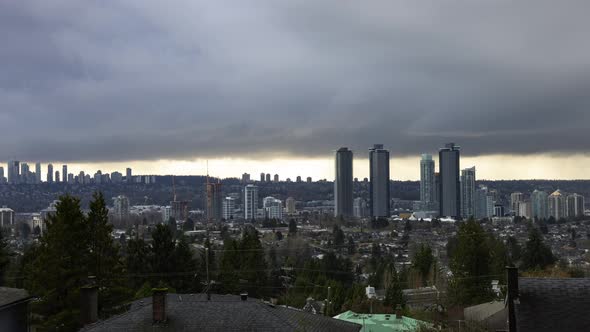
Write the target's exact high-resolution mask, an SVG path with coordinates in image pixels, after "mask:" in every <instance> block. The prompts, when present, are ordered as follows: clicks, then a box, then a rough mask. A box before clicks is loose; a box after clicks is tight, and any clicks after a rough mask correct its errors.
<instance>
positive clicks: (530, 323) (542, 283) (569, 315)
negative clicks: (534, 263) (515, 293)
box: [515, 278, 590, 332]
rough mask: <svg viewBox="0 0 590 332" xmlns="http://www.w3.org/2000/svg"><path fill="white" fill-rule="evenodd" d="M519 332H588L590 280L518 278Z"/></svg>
mask: <svg viewBox="0 0 590 332" xmlns="http://www.w3.org/2000/svg"><path fill="white" fill-rule="evenodd" d="M518 283H519V295H520V296H519V299H518V302H517V304H516V305H515V313H516V324H517V331H518V332H528V331H535V332H544V331H547V332H549V331H563V332H568V331H590V314H589V313H590V279H541V278H520V279H519V281H518Z"/></svg>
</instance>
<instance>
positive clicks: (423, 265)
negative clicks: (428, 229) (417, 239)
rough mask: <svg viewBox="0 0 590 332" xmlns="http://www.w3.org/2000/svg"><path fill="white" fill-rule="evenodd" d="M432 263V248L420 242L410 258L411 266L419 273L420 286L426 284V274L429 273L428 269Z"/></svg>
mask: <svg viewBox="0 0 590 332" xmlns="http://www.w3.org/2000/svg"><path fill="white" fill-rule="evenodd" d="M433 264H434V256H433V255H432V249H430V247H429V246H427V245H425V244H421V245H420V247H419V248H418V251H417V252H416V254H415V255H414V259H413V260H412V267H413V268H415V269H416V270H417V271H418V273H419V274H420V278H421V281H422V287H426V286H427V280H428V276H429V275H430V269H431V268H432V265H433Z"/></svg>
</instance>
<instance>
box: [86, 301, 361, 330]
mask: <svg viewBox="0 0 590 332" xmlns="http://www.w3.org/2000/svg"><path fill="white" fill-rule="evenodd" d="M166 312H167V317H168V322H167V323H166V324H163V325H157V326H156V325H153V323H152V298H151V297H150V298H144V299H142V300H138V301H135V302H134V303H133V304H132V306H131V309H130V310H129V311H128V312H126V313H124V314H122V315H119V316H116V317H113V318H110V319H107V320H105V321H101V322H98V323H95V324H92V325H89V326H87V327H86V328H84V329H82V331H87V332H98V331H105V332H114V331H125V332H135V331H151V330H152V329H154V330H157V331H310V332H315V331H318V332H319V331H338V332H348V331H350V332H353V331H354V332H358V331H359V330H360V329H361V326H360V325H358V324H353V323H349V322H345V321H340V320H337V319H333V318H330V317H325V316H321V315H313V314H310V313H307V312H304V311H301V310H298V309H293V308H285V307H282V306H272V305H269V304H267V303H264V302H262V301H260V300H257V299H253V298H249V299H248V300H247V301H242V300H241V299H240V297H239V296H234V295H211V301H207V298H206V296H205V295H202V294H197V295H192V294H191V295H189V294H168V297H167V308H166Z"/></svg>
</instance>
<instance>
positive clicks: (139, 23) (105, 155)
mask: <svg viewBox="0 0 590 332" xmlns="http://www.w3.org/2000/svg"><path fill="white" fill-rule="evenodd" d="M589 10H590V3H588V2H587V1H560V2H556V1H545V0H540V1H539V0H535V1H532V0H527V1H520V2H517V3H515V2H514V1H502V0H498V1H491V0H490V1H486V0H481V1H473V0H449V1H439V0H437V1H434V0H432V1H391V0H387V1H386V0H371V1H342V0H320V1H317V0H316V1H311V0H309V1H296V0H289V1H287V0H285V1H277V0H260V1H188V0H187V1H180V0H179V1H173V2H162V1H146V0H135V1H86V2H81V1H74V0H71V1H66V0H54V1H3V2H2V3H1V4H0V43H1V45H0V46H1V47H0V73H1V75H0V158H3V159H8V158H12V157H17V158H20V159H24V160H27V159H31V160H74V161H116V160H135V159H157V158H194V157H216V156H229V155H232V156H240V157H256V158H258V157H264V156H269V155H298V156H316V155H325V154H327V153H329V151H331V150H333V149H335V148H337V147H339V146H349V147H352V148H353V149H355V150H359V151H366V148H367V147H369V146H370V145H372V144H373V143H384V144H386V146H387V147H388V148H389V149H391V151H392V153H393V154H394V155H414V154H418V153H421V152H424V151H434V150H436V149H437V148H438V147H440V146H441V145H442V144H443V143H445V142H446V141H456V142H458V143H460V144H461V145H462V146H463V148H464V150H465V152H466V153H467V154H471V155H481V154H492V153H508V154H527V153H539V152H549V153H573V152H582V153H585V152H587V149H588V145H587V142H588V139H589V138H590V133H589V131H588V127H589V125H588V121H589V120H590V111H589V106H590V94H589V93H588V91H590V46H589V45H590V44H588V39H587V32H588V31H590V21H589V20H587V17H586V16H587V13H588V11H589Z"/></svg>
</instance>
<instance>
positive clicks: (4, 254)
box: [0, 229, 10, 286]
mask: <svg viewBox="0 0 590 332" xmlns="http://www.w3.org/2000/svg"><path fill="white" fill-rule="evenodd" d="M9 265H10V252H9V250H8V244H7V243H6V240H5V239H4V231H3V230H2V229H0V286H3V285H4V278H5V277H6V273H7V271H8V267H9Z"/></svg>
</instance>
